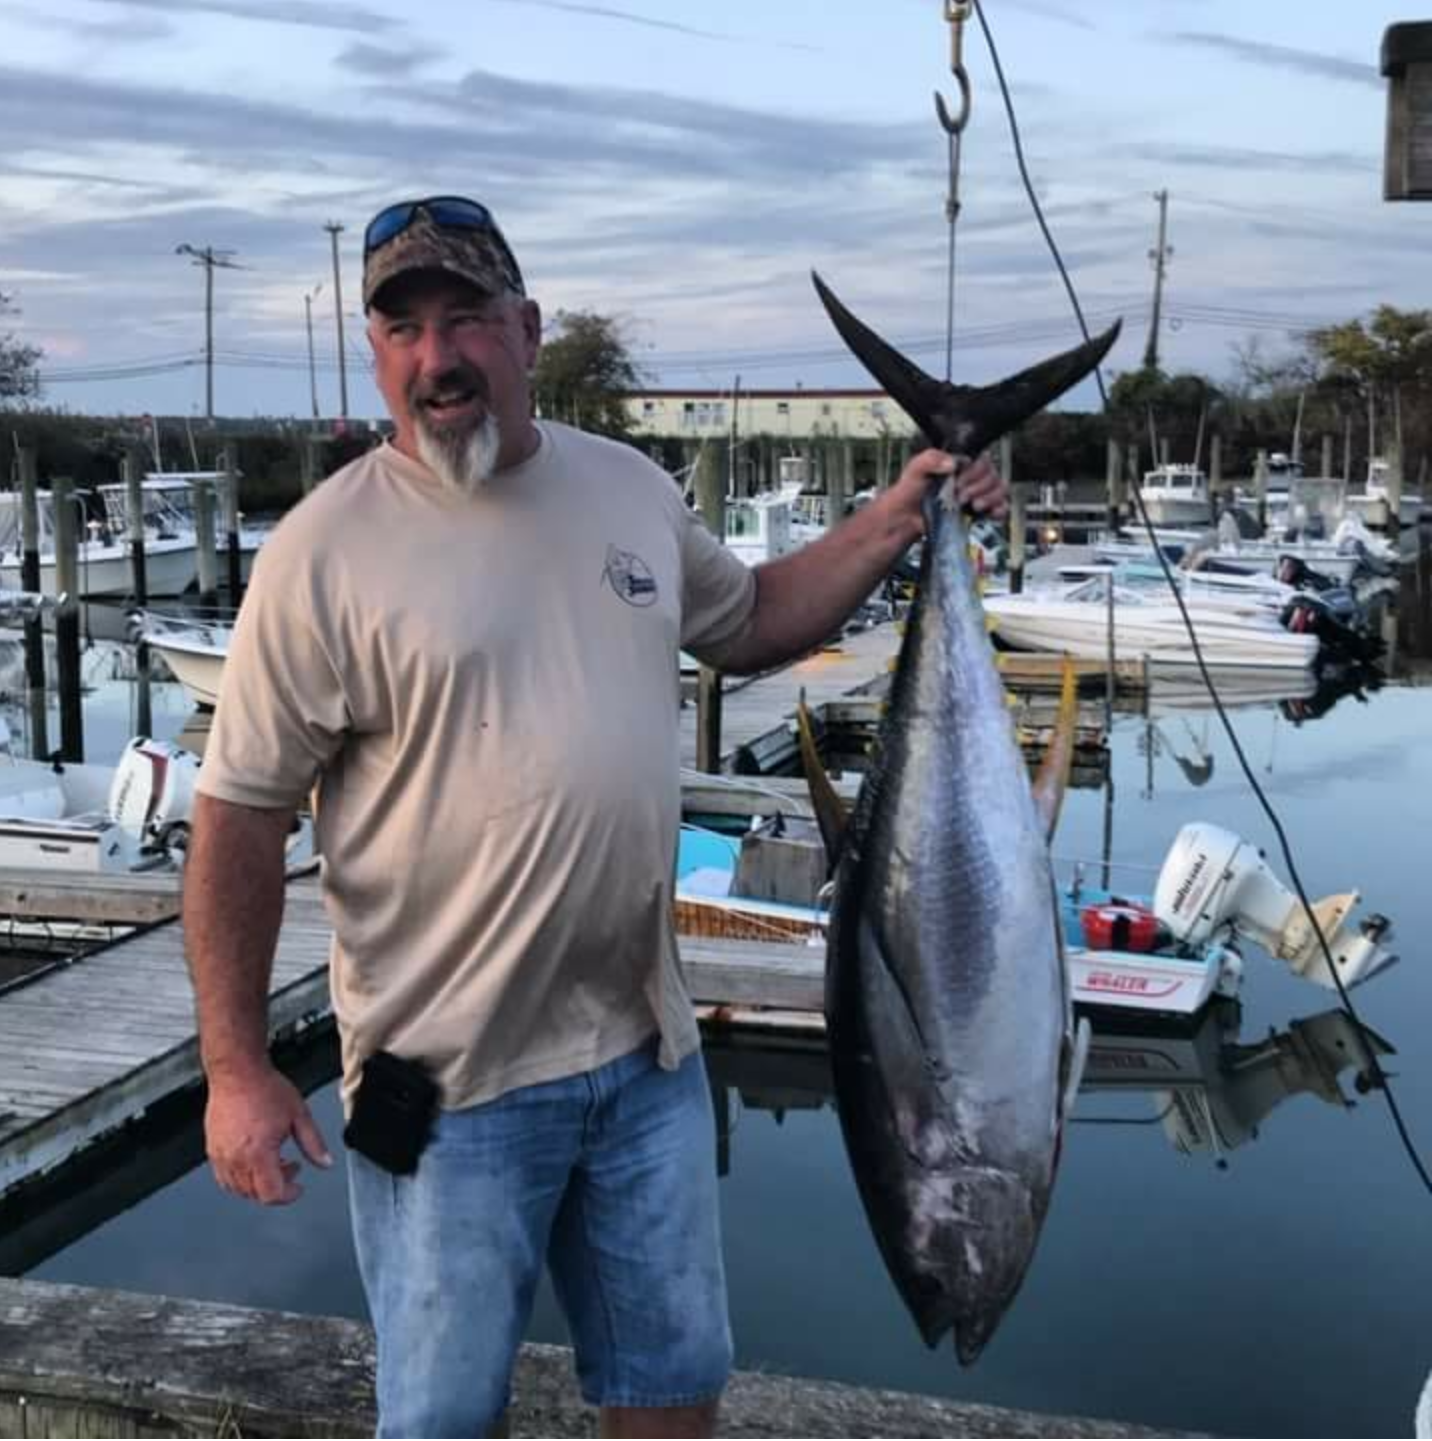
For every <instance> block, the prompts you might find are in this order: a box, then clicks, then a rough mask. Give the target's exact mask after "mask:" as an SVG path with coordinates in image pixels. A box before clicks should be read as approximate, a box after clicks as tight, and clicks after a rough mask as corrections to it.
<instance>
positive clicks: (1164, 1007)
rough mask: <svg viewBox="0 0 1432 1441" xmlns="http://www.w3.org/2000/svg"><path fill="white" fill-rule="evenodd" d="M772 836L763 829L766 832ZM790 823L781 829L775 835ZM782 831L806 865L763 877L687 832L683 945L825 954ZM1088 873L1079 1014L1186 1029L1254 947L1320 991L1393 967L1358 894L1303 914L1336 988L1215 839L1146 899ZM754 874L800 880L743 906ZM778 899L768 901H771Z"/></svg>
mask: <svg viewBox="0 0 1432 1441" xmlns="http://www.w3.org/2000/svg"><path fill="white" fill-rule="evenodd" d="M767 824H769V823H767ZM790 824H791V823H790V822H789V821H787V820H785V819H784V818H782V820H781V826H782V827H783V828H789V827H790ZM804 824H805V830H804V831H790V830H789V829H784V830H783V833H782V834H780V835H777V836H776V837H775V839H777V840H780V839H785V840H786V842H787V844H788V845H789V846H791V847H793V848H795V849H796V850H800V849H802V848H803V849H804V850H805V851H806V852H807V859H806V860H805V863H804V864H802V865H797V866H795V867H792V865H791V864H790V861H789V858H786V859H783V860H782V861H781V862H780V863H779V864H778V865H777V866H775V867H766V868H765V869H764V871H762V870H761V869H760V867H759V864H758V866H756V867H743V864H742V862H743V860H744V858H745V856H744V852H745V850H746V848H747V847H748V846H749V845H750V844H751V841H752V837H753V836H754V837H756V838H757V839H758V842H762V843H763V842H764V839H765V836H764V834H763V830H762V827H761V826H757V827H755V828H753V830H752V831H751V832H748V833H746V834H745V835H741V836H733V835H728V834H723V833H720V832H717V831H714V830H708V829H705V828H703V827H699V826H694V825H691V824H683V826H682V827H681V832H680V840H679V844H678V852H677V865H676V893H675V894H676V925H677V930H678V931H679V932H681V933H683V934H688V935H701V936H709V937H720V938H724V939H744V940H756V941H762V940H764V941H776V942H784V943H787V944H789V943H791V942H804V943H807V944H811V945H823V944H824V942H825V937H826V928H827V926H828V923H829V905H828V902H829V896H828V890H827V888H826V887H825V886H824V884H823V877H824V875H825V871H826V866H825V860H824V851H823V849H822V848H821V846H820V844H819V840H818V838H817V837H816V836H815V835H813V834H811V831H812V830H813V823H804ZM1088 868H1089V865H1088V863H1086V862H1079V861H1075V862H1072V863H1064V864H1062V865H1061V869H1063V870H1064V871H1065V872H1066V874H1067V879H1065V880H1064V881H1063V882H1062V883H1061V886H1060V888H1059V909H1060V923H1061V927H1062V930H1063V934H1064V948H1065V956H1066V959H1067V962H1068V966H1069V977H1070V991H1071V995H1072V998H1073V1000H1074V1002H1075V1004H1076V1005H1082V1006H1086V1007H1092V1008H1113V1009H1116V1010H1121V1011H1137V1012H1156V1013H1159V1014H1162V1015H1183V1016H1189V1015H1194V1014H1196V1013H1198V1012H1200V1011H1201V1010H1203V1009H1204V1008H1205V1007H1206V1006H1208V1005H1209V1004H1210V1003H1211V1002H1212V1001H1214V1000H1215V999H1216V998H1218V997H1225V998H1233V997H1236V996H1237V995H1238V993H1239V991H1240V990H1241V987H1242V984H1243V979H1244V973H1245V966H1244V959H1243V952H1244V950H1245V949H1246V948H1247V947H1248V946H1249V945H1253V946H1257V947H1259V948H1261V949H1262V950H1264V951H1265V952H1266V953H1267V954H1268V955H1269V956H1271V957H1273V958H1274V959H1276V960H1280V961H1282V962H1283V963H1284V964H1285V965H1286V966H1287V967H1288V968H1289V969H1290V970H1292V971H1293V972H1294V973H1295V974H1297V975H1299V976H1301V977H1303V978H1304V979H1305V980H1309V981H1311V982H1313V983H1314V984H1316V985H1319V986H1322V987H1324V988H1326V989H1329V990H1336V989H1337V979H1340V980H1341V981H1342V984H1343V985H1344V986H1349V987H1350V986H1354V985H1358V984H1361V983H1362V982H1364V981H1366V980H1369V979H1370V978H1371V977H1372V976H1374V975H1376V974H1378V973H1379V972H1380V971H1382V970H1385V969H1386V968H1387V967H1389V966H1391V965H1392V964H1394V962H1395V961H1396V959H1397V957H1396V955H1395V954H1394V953H1393V952H1392V951H1390V950H1389V949H1388V947H1387V945H1386V944H1385V943H1386V941H1387V940H1388V937H1389V932H1390V923H1389V922H1388V921H1387V919H1386V918H1385V917H1383V916H1380V915H1376V914H1372V915H1369V916H1367V917H1366V918H1365V919H1364V920H1362V921H1361V922H1360V923H1358V924H1356V925H1354V924H1353V922H1352V915H1353V912H1354V911H1355V909H1356V907H1357V905H1358V902H1359V901H1360V899H1361V897H1360V895H1359V894H1358V893H1357V892H1356V891H1352V892H1347V893H1344V894H1340V895H1334V896H1328V897H1326V898H1324V899H1322V900H1320V901H1317V902H1315V903H1314V905H1313V913H1314V915H1315V916H1316V917H1317V919H1318V924H1319V928H1320V930H1321V933H1322V937H1323V938H1324V939H1325V940H1326V942H1327V945H1328V953H1329V954H1330V955H1331V956H1332V959H1333V966H1334V967H1335V969H1336V971H1337V979H1334V977H1333V976H1332V974H1331V973H1330V971H1329V968H1328V963H1327V958H1326V956H1325V955H1324V953H1323V950H1322V943H1321V941H1320V940H1319V938H1318V932H1317V931H1316V930H1314V928H1313V927H1312V926H1310V925H1309V924H1308V921H1307V917H1306V913H1305V911H1304V909H1303V906H1302V903H1301V901H1300V900H1299V898H1298V897H1297V895H1296V894H1294V893H1293V892H1292V891H1291V890H1289V889H1288V888H1287V887H1286V886H1284V885H1283V884H1282V882H1281V881H1279V880H1278V879H1277V877H1276V876H1275V875H1274V874H1273V872H1272V870H1271V869H1270V868H1269V867H1268V865H1267V863H1266V862H1265V861H1264V860H1263V858H1262V856H1261V854H1260V853H1259V852H1258V850H1257V849H1256V848H1255V847H1254V846H1252V845H1251V844H1249V842H1247V841H1245V840H1243V839H1242V838H1241V837H1240V836H1237V835H1235V834H1234V833H1233V832H1231V831H1227V830H1224V829H1223V828H1221V827H1218V826H1214V825H1210V824H1208V823H1203V822H1198V823H1193V824H1190V825H1186V826H1184V827H1183V829H1182V830H1181V831H1179V833H1178V835H1177V836H1176V837H1175V838H1174V842H1173V844H1172V846H1171V847H1170V848H1169V851H1168V854H1167V855H1166V856H1165V858H1164V862H1163V865H1162V866H1161V867H1160V868H1159V870H1158V872H1157V875H1156V878H1155V882H1154V887H1153V891H1152V893H1151V894H1139V893H1137V892H1136V891H1134V890H1133V889H1129V890H1117V889H1111V888H1109V887H1107V886H1105V887H1094V886H1091V885H1089V884H1088V882H1087V879H1086V874H1085V873H1086V869H1088ZM753 872H756V873H758V874H763V875H764V876H765V877H766V878H767V879H769V878H770V877H772V876H776V875H782V874H783V875H784V876H785V877H790V876H791V875H792V874H795V876H796V877H797V879H796V882H795V885H794V887H793V888H792V887H788V886H784V885H780V884H777V885H774V886H772V885H766V886H764V887H762V888H761V889H762V890H763V891H764V892H765V893H762V894H751V893H750V876H751V874H752V873H753ZM772 891H774V892H775V894H771V892H772Z"/></svg>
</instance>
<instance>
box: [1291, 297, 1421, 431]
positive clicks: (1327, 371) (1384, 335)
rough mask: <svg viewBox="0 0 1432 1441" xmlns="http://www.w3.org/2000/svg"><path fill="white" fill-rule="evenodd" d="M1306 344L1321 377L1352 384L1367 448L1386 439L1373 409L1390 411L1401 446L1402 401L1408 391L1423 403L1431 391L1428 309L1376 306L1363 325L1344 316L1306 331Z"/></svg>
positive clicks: (1329, 380) (1331, 382) (1406, 397)
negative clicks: (1363, 414) (1363, 415)
mask: <svg viewBox="0 0 1432 1441" xmlns="http://www.w3.org/2000/svg"><path fill="white" fill-rule="evenodd" d="M1308 347H1309V349H1310V351H1311V352H1312V353H1313V355H1314V356H1315V357H1316V358H1317V359H1318V361H1319V362H1320V364H1321V366H1322V378H1323V379H1324V380H1325V381H1327V382H1329V383H1330V384H1333V385H1336V384H1337V383H1339V382H1341V383H1342V384H1343V385H1344V386H1350V387H1353V388H1355V390H1356V393H1357V394H1358V395H1360V396H1361V398H1362V400H1363V401H1364V403H1365V404H1366V406H1367V431H1368V446H1369V450H1370V451H1374V450H1380V449H1382V448H1383V447H1384V445H1385V443H1386V442H1385V441H1384V440H1383V439H1381V438H1380V437H1379V434H1378V415H1379V411H1384V412H1385V411H1390V412H1391V416H1392V428H1393V436H1394V438H1395V441H1396V444H1397V446H1398V448H1399V450H1401V449H1402V448H1403V447H1404V440H1405V437H1404V435H1403V411H1404V405H1405V402H1406V401H1407V399H1408V398H1409V396H1414V397H1416V398H1417V399H1419V400H1422V401H1424V402H1425V400H1426V398H1427V396H1428V395H1429V393H1432V311H1427V310H1398V309H1397V308H1396V307H1395V306H1392V305H1379V306H1378V307H1377V309H1376V310H1375V311H1374V312H1373V315H1372V319H1371V320H1370V321H1369V322H1368V323H1367V324H1366V325H1364V324H1363V322H1362V321H1361V320H1348V321H1345V322H1344V323H1343V324H1341V325H1330V326H1327V327H1325V328H1324V329H1322V330H1314V331H1312V332H1311V333H1310V334H1309V336H1308ZM1418 409H1419V411H1421V410H1424V409H1425V406H1419V407H1418Z"/></svg>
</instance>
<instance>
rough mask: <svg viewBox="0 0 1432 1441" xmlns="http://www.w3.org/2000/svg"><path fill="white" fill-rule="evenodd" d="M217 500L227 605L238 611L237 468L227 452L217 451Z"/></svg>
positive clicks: (241, 565) (240, 567) (240, 578)
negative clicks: (220, 512) (225, 561)
mask: <svg viewBox="0 0 1432 1441" xmlns="http://www.w3.org/2000/svg"><path fill="white" fill-rule="evenodd" d="M219 470H220V471H221V472H222V476H221V479H220V481H219V501H220V503H221V504H222V505H223V508H224V544H225V549H226V553H227V556H228V575H229V606H230V608H231V609H232V610H234V611H235V612H237V611H238V608H239V602H240V601H241V600H242V599H243V598H244V557H243V552H242V551H241V550H240V549H239V468H238V466H236V465H234V464H233V463H232V461H231V460H230V458H229V452H228V451H227V450H222V451H220V452H219Z"/></svg>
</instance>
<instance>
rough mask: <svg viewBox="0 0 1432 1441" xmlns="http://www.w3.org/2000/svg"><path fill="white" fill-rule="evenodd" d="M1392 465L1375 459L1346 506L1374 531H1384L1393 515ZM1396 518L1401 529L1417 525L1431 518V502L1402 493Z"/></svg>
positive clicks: (1350, 494)
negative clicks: (1390, 483) (1389, 493)
mask: <svg viewBox="0 0 1432 1441" xmlns="http://www.w3.org/2000/svg"><path fill="white" fill-rule="evenodd" d="M1391 471H1392V465H1391V462H1390V461H1387V460H1385V459H1383V458H1382V457H1381V456H1376V455H1375V456H1373V457H1372V459H1371V460H1369V461H1368V463H1367V479H1366V481H1365V482H1364V483H1363V489H1362V490H1360V491H1349V492H1348V494H1347V507H1348V510H1349V511H1350V512H1352V513H1353V514H1355V515H1356V516H1358V518H1359V519H1360V520H1362V522H1363V523H1364V524H1365V525H1369V526H1371V527H1372V528H1373V529H1374V530H1385V529H1386V528H1387V524H1388V521H1389V519H1390V518H1391V514H1392V507H1391V497H1390V496H1389V495H1388V489H1387V487H1388V481H1389V479H1390V478H1391ZM1397 519H1398V523H1399V525H1401V526H1404V527H1405V526H1415V525H1417V524H1418V523H1419V522H1420V521H1423V520H1429V519H1432V503H1429V501H1428V500H1427V498H1426V497H1425V496H1422V495H1412V494H1409V493H1408V492H1406V491H1403V492H1402V494H1401V495H1400V496H1399V498H1398V507H1397Z"/></svg>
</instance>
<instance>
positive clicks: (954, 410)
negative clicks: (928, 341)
mask: <svg viewBox="0 0 1432 1441" xmlns="http://www.w3.org/2000/svg"><path fill="white" fill-rule="evenodd" d="M811 279H812V280H813V281H814V282H815V288H816V293H817V294H818V295H819V296H820V299H821V304H823V305H824V306H825V309H826V314H827V315H829V316H830V318H831V322H832V323H833V324H834V326H835V328H836V329H837V330H838V331H839V332H840V336H841V339H842V340H844V341H845V343H846V344H847V345H848V346H849V347H850V349H851V350H852V351H853V352H854V353H855V357H856V359H857V360H859V361H860V363H861V364H862V365H863V366H864V367H865V368H866V369H867V370H868V371H869V372H870V373H871V375H873V376H874V377H875V379H876V380H878V381H879V382H880V384H881V385H882V386H883V387H884V389H885V391H886V393H887V394H888V395H889V396H890V398H891V399H892V400H893V401H894V402H895V403H896V405H898V406H899V407H900V408H901V409H902V410H903V411H904V412H905V414H906V415H908V416H909V417H910V419H911V420H913V421H914V422H915V424H916V425H917V426H919V428H920V429H921V430H922V431H924V433H925V434H926V435H928V436H929V437H930V438H931V440H933V441H934V442H935V443H936V444H937V445H940V446H942V447H943V448H944V449H945V450H948V451H950V452H951V453H952V454H956V455H978V454H979V453H980V451H982V450H984V449H985V448H986V447H987V446H989V445H991V444H992V443H993V442H994V441H996V440H998V439H999V438H1000V436H1002V435H1006V434H1008V432H1009V431H1011V430H1013V429H1014V428H1015V427H1016V426H1017V425H1020V424H1021V423H1022V422H1023V421H1026V420H1028V419H1029V417H1030V416H1032V415H1035V414H1037V413H1038V412H1039V411H1041V410H1043V409H1044V407H1045V406H1046V405H1048V404H1049V403H1050V402H1051V401H1054V400H1057V399H1058V398H1059V397H1060V396H1061V395H1063V394H1064V392H1065V391H1066V390H1068V389H1069V388H1070V386H1072V385H1077V384H1078V383H1079V381H1081V380H1083V378H1084V377H1085V376H1086V375H1088V374H1089V372H1090V371H1091V370H1093V369H1094V367H1095V366H1096V365H1098V363H1099V362H1100V361H1101V360H1102V359H1103V358H1104V356H1105V355H1107V354H1108V352H1109V348H1110V347H1111V346H1112V345H1113V343H1114V341H1115V340H1116V339H1118V335H1119V327H1120V324H1121V323H1122V322H1116V323H1115V324H1114V325H1112V326H1110V327H1109V329H1108V330H1106V331H1105V332H1104V333H1103V334H1102V335H1096V336H1095V337H1094V338H1093V339H1092V340H1087V341H1085V342H1084V344H1083V345H1078V346H1075V347H1074V349H1073V350H1067V351H1065V352H1064V353H1063V354H1062V355H1056V356H1053V357H1051V358H1050V359H1049V360H1045V361H1041V362H1040V363H1039V364H1038V365H1034V366H1031V367H1030V368H1029V369H1028V370H1022V371H1020V373H1019V374H1018V375H1012V376H1010V377H1009V378H1008V379H1007V380H1001V381H1000V382H999V383H998V384H996V385H990V386H985V387H983V388H979V387H976V386H972V385H951V384H950V383H949V382H948V381H943V380H936V379H935V378H934V376H932V375H927V374H926V373H925V372H924V371H923V370H921V369H920V367H919V366H918V365H916V364H915V363H914V362H913V361H911V360H907V359H906V358H905V357H904V356H903V355H901V354H900V352H899V351H898V350H896V349H895V348H894V347H893V346H891V345H888V344H887V343H886V342H885V341H883V340H882V339H881V338H880V337H879V336H878V335H877V334H876V333H875V332H874V331H873V330H871V329H870V327H869V326H867V325H865V324H864V323H862V322H861V321H859V320H857V319H856V318H855V316H853V315H852V314H851V313H850V311H848V310H847V309H846V308H845V306H843V305H842V304H841V303H840V301H839V300H838V299H836V297H835V294H834V292H833V291H832V290H831V289H830V287H829V286H828V285H826V283H825V282H824V281H823V280H822V279H821V278H820V276H819V275H817V274H816V273H815V272H814V271H812V272H811Z"/></svg>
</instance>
